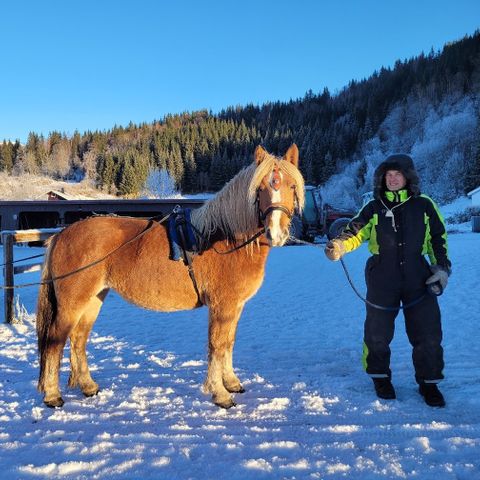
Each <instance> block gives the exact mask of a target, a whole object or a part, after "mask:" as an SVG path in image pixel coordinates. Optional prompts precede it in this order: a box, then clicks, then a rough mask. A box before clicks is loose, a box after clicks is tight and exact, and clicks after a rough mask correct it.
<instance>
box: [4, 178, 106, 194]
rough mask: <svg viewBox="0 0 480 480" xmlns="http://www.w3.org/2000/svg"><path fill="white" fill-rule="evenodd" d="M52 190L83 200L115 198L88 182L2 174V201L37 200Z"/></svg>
mask: <svg viewBox="0 0 480 480" xmlns="http://www.w3.org/2000/svg"><path fill="white" fill-rule="evenodd" d="M50 190H57V191H61V192H65V193H68V194H70V195H72V196H76V197H79V198H83V199H96V198H115V197H114V196H113V195H109V194H106V193H104V192H101V191H100V190H98V189H96V188H95V187H94V186H92V185H91V184H89V183H88V182H80V183H75V182H65V181H60V180H53V179H52V178H49V177H46V176H41V175H32V174H25V175H22V176H13V175H8V174H6V173H0V200H35V199H39V198H41V197H42V196H44V195H45V194H46V193H47V192H48V191H50Z"/></svg>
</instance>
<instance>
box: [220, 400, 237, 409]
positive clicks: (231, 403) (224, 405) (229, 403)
mask: <svg viewBox="0 0 480 480" xmlns="http://www.w3.org/2000/svg"><path fill="white" fill-rule="evenodd" d="M215 405H217V406H218V407H221V408H224V409H225V410H228V409H229V408H232V407H236V406H237V404H236V403H235V402H234V401H233V400H232V399H229V400H225V401H224V402H218V401H217V402H215Z"/></svg>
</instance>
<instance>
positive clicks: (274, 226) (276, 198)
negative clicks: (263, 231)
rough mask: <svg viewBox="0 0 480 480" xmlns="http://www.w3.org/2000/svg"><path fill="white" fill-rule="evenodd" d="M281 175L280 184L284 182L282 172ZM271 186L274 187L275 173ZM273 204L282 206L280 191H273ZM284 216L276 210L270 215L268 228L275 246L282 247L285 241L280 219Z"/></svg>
mask: <svg viewBox="0 0 480 480" xmlns="http://www.w3.org/2000/svg"><path fill="white" fill-rule="evenodd" d="M279 175H280V183H281V182H282V180H283V174H282V172H279ZM270 185H272V186H273V172H272V177H271V178H270ZM272 203H277V204H281V203H282V194H281V192H280V190H275V189H274V190H273V193H272ZM281 216H282V212H281V211H280V210H274V211H273V212H272V213H271V215H270V223H269V225H268V228H269V230H270V236H271V238H272V244H273V245H281V244H282V242H283V240H284V233H283V232H282V229H281V227H280V218H281Z"/></svg>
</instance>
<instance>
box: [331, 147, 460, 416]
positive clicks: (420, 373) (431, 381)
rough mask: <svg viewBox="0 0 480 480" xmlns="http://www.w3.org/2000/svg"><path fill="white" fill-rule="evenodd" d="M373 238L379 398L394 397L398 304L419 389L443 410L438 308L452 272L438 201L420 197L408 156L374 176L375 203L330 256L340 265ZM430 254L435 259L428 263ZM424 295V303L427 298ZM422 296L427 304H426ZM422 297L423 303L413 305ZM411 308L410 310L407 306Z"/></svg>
mask: <svg viewBox="0 0 480 480" xmlns="http://www.w3.org/2000/svg"><path fill="white" fill-rule="evenodd" d="M364 241H368V247H369V250H370V253H371V254H372V256H371V257H370V258H369V259H368V260H367V264H366V268H365V279H366V284H367V300H368V301H369V302H371V303H373V304H376V305H380V306H384V307H387V308H388V307H389V308H390V310H389V309H386V310H382V309H379V308H375V307H373V306H370V305H368V304H367V307H366V308H367V315H366V320H365V330H364V357H363V359H364V367H365V370H366V372H367V374H369V375H370V377H372V379H373V382H374V387H375V391H376V393H377V395H378V397H380V398H384V399H393V398H396V395H395V389H394V387H393V385H392V382H391V376H392V374H391V370H390V346H389V345H390V342H391V341H392V339H393V334H394V322H395V317H396V316H397V314H398V311H399V310H398V307H399V306H400V302H402V304H403V305H404V306H407V307H408V308H406V309H405V310H404V315H405V325H406V331H407V336H408V339H409V341H410V343H411V345H412V347H413V355H412V357H413V365H414V368H415V379H416V381H417V383H418V385H419V392H420V394H421V395H422V396H423V397H424V400H425V402H426V403H427V404H428V405H430V406H437V407H443V406H444V405H445V400H444V398H443V395H442V393H441V392H440V390H439V389H438V386H437V384H438V382H440V380H442V379H443V378H444V377H443V373H442V371H443V367H444V362H443V349H442V346H441V342H442V327H441V319H440V309H439V306H438V302H437V298H436V296H435V295H429V294H427V293H426V290H427V287H428V286H430V287H431V290H432V291H433V292H434V293H436V294H437V295H438V294H440V293H442V292H443V289H444V288H445V287H446V285H447V280H448V276H449V275H450V273H451V263H450V260H449V258H448V250H447V233H446V229H445V224H444V221H443V218H442V216H441V214H440V212H439V210H438V207H437V205H436V204H435V203H434V201H433V200H432V199H431V198H429V197H427V196H426V195H422V194H421V193H420V188H419V180H418V175H417V172H416V171H415V168H414V165H413V160H412V158H411V157H410V156H408V155H404V154H395V155H390V156H389V157H388V158H387V159H386V160H385V161H384V162H383V163H381V164H380V165H379V167H378V168H377V169H376V171H375V174H374V198H373V199H372V200H371V201H370V202H368V203H367V204H366V205H365V206H364V207H363V208H362V209H361V210H360V212H359V213H358V214H357V215H356V216H355V217H354V218H353V219H352V220H351V221H350V223H349V224H348V225H347V227H346V228H345V229H344V230H343V232H342V233H341V234H340V235H339V236H338V237H336V238H334V239H332V240H330V241H329V242H328V243H327V246H326V248H325V253H326V255H327V257H328V258H329V259H330V260H334V261H335V260H339V259H340V258H341V257H342V256H343V255H344V254H345V253H347V252H351V251H352V250H355V249H356V248H358V247H359V246H360V245H361V244H362V242H364ZM424 255H428V256H429V258H430V264H429V263H428V262H427V260H426V258H425V256H424ZM422 297H423V298H422ZM421 298H422V299H421ZM417 299H421V300H420V301H419V302H417V303H415V302H416V300H417ZM410 303H412V306H408V304H410Z"/></svg>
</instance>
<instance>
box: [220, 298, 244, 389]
mask: <svg viewBox="0 0 480 480" xmlns="http://www.w3.org/2000/svg"><path fill="white" fill-rule="evenodd" d="M242 310H243V304H242V305H241V306H239V307H238V311H237V315H236V317H235V319H234V320H233V321H232V322H231V325H230V329H229V331H228V336H227V348H226V351H225V356H224V359H223V362H224V363H223V385H224V387H225V388H226V389H227V390H228V391H229V392H232V393H244V392H245V389H244V388H243V386H242V384H241V383H240V380H239V379H238V377H237V376H236V375H235V372H234V371H233V346H234V344H235V335H236V332H237V325H238V320H239V318H240V315H241V314H242Z"/></svg>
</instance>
